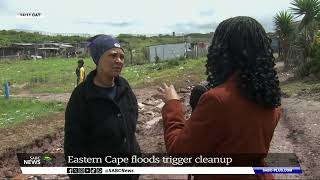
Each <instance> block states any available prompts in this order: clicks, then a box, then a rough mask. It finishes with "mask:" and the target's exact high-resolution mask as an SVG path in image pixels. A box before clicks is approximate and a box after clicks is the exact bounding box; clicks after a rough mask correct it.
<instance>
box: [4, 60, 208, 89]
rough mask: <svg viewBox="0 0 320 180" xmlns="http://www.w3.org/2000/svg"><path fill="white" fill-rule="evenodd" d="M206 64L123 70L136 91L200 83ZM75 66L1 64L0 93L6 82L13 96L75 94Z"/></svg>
mask: <svg viewBox="0 0 320 180" xmlns="http://www.w3.org/2000/svg"><path fill="white" fill-rule="evenodd" d="M204 63H205V59H204V58H203V59H193V60H183V61H178V60H174V61H167V62H163V63H159V64H144V65H137V66H128V67H125V68H124V70H123V72H122V75H123V76H124V77H125V78H126V79H127V80H128V81H129V83H130V84H131V86H132V87H133V88H139V87H145V86H149V85H156V84H158V83H160V82H162V81H167V82H182V81H185V80H193V81H200V80H203V79H204V78H205V76H204V72H205V68H204ZM76 66H77V59H46V60H37V61H34V60H31V61H7V62H0V80H1V87H0V89H3V83H4V81H5V80H9V81H10V83H11V93H12V94H18V93H20V92H21V91H25V90H27V91H30V92H31V93H64V92H72V90H73V89H74V87H75V83H76V75H75V68H76ZM94 68H95V64H94V63H93V61H92V60H91V59H85V69H86V73H87V74H88V73H89V72H90V71H91V70H93V69H94ZM2 94H3V92H2Z"/></svg>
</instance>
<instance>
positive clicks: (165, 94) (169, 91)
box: [158, 83, 180, 103]
mask: <svg viewBox="0 0 320 180" xmlns="http://www.w3.org/2000/svg"><path fill="white" fill-rule="evenodd" d="M158 92H159V93H158V97H159V98H161V99H162V100H163V102H165V103H166V102H167V101H169V100H171V99H176V100H180V97H179V95H178V93H177V92H176V90H175V88H174V87H173V85H172V84H171V85H170V86H167V84H166V83H163V84H162V87H159V88H158Z"/></svg>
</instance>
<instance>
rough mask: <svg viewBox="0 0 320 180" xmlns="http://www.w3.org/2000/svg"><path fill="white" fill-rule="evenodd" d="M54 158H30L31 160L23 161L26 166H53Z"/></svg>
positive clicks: (45, 156)
mask: <svg viewBox="0 0 320 180" xmlns="http://www.w3.org/2000/svg"><path fill="white" fill-rule="evenodd" d="M53 159H54V158H53V156H50V155H43V156H30V157H29V159H26V160H23V164H24V165H41V164H44V165H47V164H51V163H52V161H53Z"/></svg>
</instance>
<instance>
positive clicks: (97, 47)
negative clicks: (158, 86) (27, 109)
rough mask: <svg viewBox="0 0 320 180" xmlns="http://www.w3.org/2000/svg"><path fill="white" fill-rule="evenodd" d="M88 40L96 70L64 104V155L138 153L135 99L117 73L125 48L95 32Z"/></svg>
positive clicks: (120, 68) (127, 177)
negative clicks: (65, 107) (66, 103)
mask: <svg viewBox="0 0 320 180" xmlns="http://www.w3.org/2000/svg"><path fill="white" fill-rule="evenodd" d="M89 41H90V44H89V47H90V53H91V56H92V59H93V61H94V63H95V64H96V69H95V70H93V71H92V72H90V73H89V74H88V76H87V78H86V79H85V81H84V82H83V83H81V84H79V85H78V86H77V87H76V88H75V89H74V91H73V92H72V95H71V97H70V100H69V103H68V105H67V109H66V113H65V142H64V150H65V155H66V157H67V156H68V155H73V154H81V155H90V154H92V155H95V154H100V153H108V154H110V153H117V154H119V155H125V154H127V153H139V152H140V148H139V145H138V143H137V140H136V137H135V130H136V124H137V119H138V105H137V99H136V96H135V95H134V94H133V92H132V90H131V88H130V86H129V84H128V82H127V81H126V80H125V79H124V78H123V77H121V76H120V73H121V70H122V68H123V65H124V51H123V49H122V48H121V45H120V43H119V41H118V40H117V39H115V38H113V37H111V36H108V35H97V36H95V37H93V38H91V39H90V40H89ZM69 165H73V166H77V165H79V164H70V163H69ZM71 178H72V179H74V178H84V179H99V178H102V179H137V178H138V176H111V177H110V176H103V177H102V176H96V175H95V176H92V177H86V176H80V175H79V176H71Z"/></svg>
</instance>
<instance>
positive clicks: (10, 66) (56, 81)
mask: <svg viewBox="0 0 320 180" xmlns="http://www.w3.org/2000/svg"><path fill="white" fill-rule="evenodd" d="M76 66H77V59H58V58H55V59H45V60H37V61H35V60H30V61H6V62H0V80H1V83H2V84H3V82H4V81H5V80H9V81H10V83H11V84H12V86H11V91H12V93H18V91H21V90H23V89H24V90H30V91H31V92H32V93H44V92H48V93H62V92H71V91H72V89H73V88H74V87H75V84H76V75H75V69H76ZM85 66H86V71H87V72H88V71H90V70H92V69H93V68H94V67H95V65H94V63H93V62H92V60H89V59H85ZM2 86H3V85H1V88H3V87H2Z"/></svg>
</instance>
